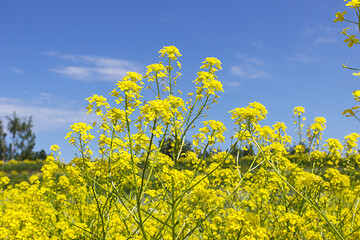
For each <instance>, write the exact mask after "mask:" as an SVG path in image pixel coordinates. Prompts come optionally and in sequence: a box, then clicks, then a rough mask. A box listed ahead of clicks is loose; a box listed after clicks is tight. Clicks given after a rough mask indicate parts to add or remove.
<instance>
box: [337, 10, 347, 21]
mask: <svg viewBox="0 0 360 240" xmlns="http://www.w3.org/2000/svg"><path fill="white" fill-rule="evenodd" d="M345 14H346V11H344V12H342V13H341V12H337V13H336V14H335V16H336V18H335V20H334V22H342V21H344V19H345V18H344V15H345Z"/></svg>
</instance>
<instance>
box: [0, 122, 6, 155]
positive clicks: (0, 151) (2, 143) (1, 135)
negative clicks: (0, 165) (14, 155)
mask: <svg viewBox="0 0 360 240" xmlns="http://www.w3.org/2000/svg"><path fill="white" fill-rule="evenodd" d="M5 138H6V132H5V130H4V126H3V122H2V121H1V120H0V159H2V160H5V159H6V152H7V147H6V139H5Z"/></svg>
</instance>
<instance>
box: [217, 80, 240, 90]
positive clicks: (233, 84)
mask: <svg viewBox="0 0 360 240" xmlns="http://www.w3.org/2000/svg"><path fill="white" fill-rule="evenodd" d="M221 82H222V83H223V84H224V85H225V86H228V87H231V88H237V87H240V86H241V83H240V82H239V81H226V80H223V81H221Z"/></svg>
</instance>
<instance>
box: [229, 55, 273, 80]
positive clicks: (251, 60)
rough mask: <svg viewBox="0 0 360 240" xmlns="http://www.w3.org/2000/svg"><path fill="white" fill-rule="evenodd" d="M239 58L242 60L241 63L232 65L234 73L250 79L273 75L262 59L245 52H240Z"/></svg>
mask: <svg viewBox="0 0 360 240" xmlns="http://www.w3.org/2000/svg"><path fill="white" fill-rule="evenodd" d="M238 58H239V59H240V60H241V62H240V64H237V65H233V66H231V73H232V74H233V75H235V76H238V77H241V78H249V79H256V78H269V77H271V74H270V73H268V72H267V71H266V70H265V67H264V65H265V62H264V61H263V60H262V59H259V58H256V57H248V56H247V55H244V54H239V55H238Z"/></svg>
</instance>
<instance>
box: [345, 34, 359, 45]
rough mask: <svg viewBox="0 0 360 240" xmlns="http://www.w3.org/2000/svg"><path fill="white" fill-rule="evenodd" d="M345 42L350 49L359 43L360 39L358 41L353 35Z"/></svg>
mask: <svg viewBox="0 0 360 240" xmlns="http://www.w3.org/2000/svg"><path fill="white" fill-rule="evenodd" d="M344 42H348V47H352V46H354V44H358V43H359V39H357V38H356V36H355V35H351V36H349V38H347V39H345V40H344Z"/></svg>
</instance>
